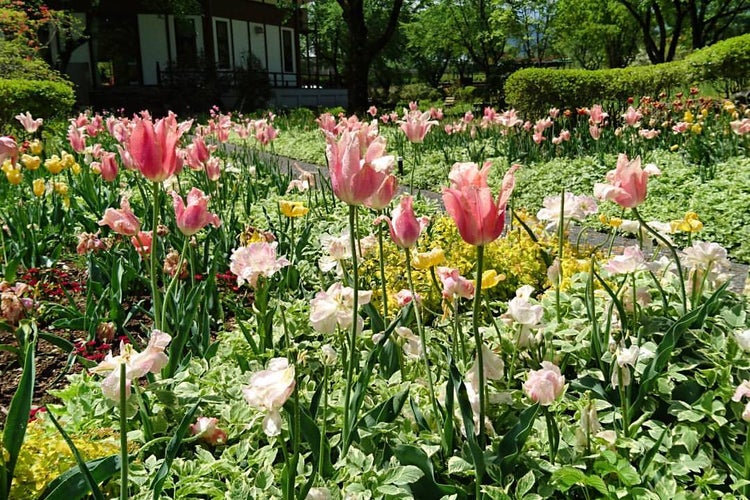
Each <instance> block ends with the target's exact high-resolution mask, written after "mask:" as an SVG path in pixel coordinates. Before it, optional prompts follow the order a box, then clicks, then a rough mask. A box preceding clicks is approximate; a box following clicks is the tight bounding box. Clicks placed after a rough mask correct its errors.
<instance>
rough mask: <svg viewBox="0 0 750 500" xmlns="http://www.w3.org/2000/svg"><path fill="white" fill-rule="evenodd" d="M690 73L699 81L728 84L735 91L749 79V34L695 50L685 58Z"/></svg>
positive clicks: (746, 83) (741, 87)
mask: <svg viewBox="0 0 750 500" xmlns="http://www.w3.org/2000/svg"><path fill="white" fill-rule="evenodd" d="M685 62H686V63H687V64H688V65H689V66H690V69H691V71H692V72H693V73H694V74H695V76H696V77H697V78H698V79H700V80H701V81H707V82H713V83H723V82H728V83H730V84H731V85H732V86H734V89H733V90H735V91H737V90H750V89H747V88H744V87H743V85H748V79H750V34H747V35H742V36H736V37H734V38H729V39H727V40H722V41H721V42H717V43H715V44H713V45H711V46H710V47H706V48H704V49H700V50H696V51H695V52H693V53H692V54H690V55H689V56H687V57H686V58H685Z"/></svg>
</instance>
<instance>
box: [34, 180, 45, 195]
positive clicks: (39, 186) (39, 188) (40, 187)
mask: <svg viewBox="0 0 750 500" xmlns="http://www.w3.org/2000/svg"><path fill="white" fill-rule="evenodd" d="M32 190H33V191H34V196H36V197H41V196H44V192H45V191H46V190H47V186H46V185H45V184H44V179H34V182H33V183H32Z"/></svg>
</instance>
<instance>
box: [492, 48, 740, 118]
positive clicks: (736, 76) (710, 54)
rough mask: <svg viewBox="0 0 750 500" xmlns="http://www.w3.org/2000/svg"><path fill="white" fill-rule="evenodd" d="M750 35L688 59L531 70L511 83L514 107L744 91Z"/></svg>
mask: <svg viewBox="0 0 750 500" xmlns="http://www.w3.org/2000/svg"><path fill="white" fill-rule="evenodd" d="M749 68H750V35H743V36H738V37H734V38H730V39H728V40H724V41H722V42H719V43H716V44H714V45H712V46H710V47H706V48H705V49H701V50H699V51H696V52H694V53H692V54H690V55H689V56H688V57H687V58H685V60H683V61H675V62H669V63H664V64H654V65H651V66H633V67H629V68H622V69H619V68H616V69H605V70H594V71H590V70H584V69H562V70H561V69H546V68H526V69H522V70H519V71H516V72H515V73H513V74H512V75H510V77H508V80H507V81H506V83H505V95H506V100H507V102H508V105H509V106H510V107H513V108H516V109H517V110H518V111H520V112H522V113H525V114H531V113H543V112H546V111H547V110H548V109H549V108H550V107H553V106H554V107H558V108H573V107H575V106H584V105H588V104H593V103H607V102H620V103H621V102H623V101H624V100H626V99H627V98H628V97H640V96H644V95H652V96H654V95H657V94H659V93H660V92H667V93H670V92H672V91H674V90H677V89H680V88H685V87H686V86H688V85H692V84H694V83H699V82H712V83H719V84H724V85H725V86H726V89H727V91H736V90H741V89H742V86H743V85H745V84H746V82H747V79H748V76H750V69H749Z"/></svg>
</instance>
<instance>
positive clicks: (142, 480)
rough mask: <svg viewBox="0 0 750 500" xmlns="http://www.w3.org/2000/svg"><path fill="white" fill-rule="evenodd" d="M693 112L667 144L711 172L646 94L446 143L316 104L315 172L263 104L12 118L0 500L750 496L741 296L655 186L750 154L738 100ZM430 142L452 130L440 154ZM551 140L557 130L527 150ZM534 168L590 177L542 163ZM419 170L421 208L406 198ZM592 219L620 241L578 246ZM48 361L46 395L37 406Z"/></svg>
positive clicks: (417, 116) (488, 114)
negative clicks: (296, 159)
mask: <svg viewBox="0 0 750 500" xmlns="http://www.w3.org/2000/svg"><path fill="white" fill-rule="evenodd" d="M701 106H702V104H701ZM711 106H712V107H711V108H710V109H711V111H707V112H706V113H705V115H703V114H702V112H701V111H698V110H696V111H698V113H697V114H696V113H695V112H694V111H690V113H691V114H692V116H693V118H692V119H691V120H688V119H687V118H688V117H687V115H686V114H684V115H683V118H685V120H684V122H685V123H687V126H688V128H689V129H690V130H691V132H690V133H691V134H693V135H681V134H683V133H684V132H679V131H677V132H676V135H675V136H674V137H675V138H677V139H680V140H681V141H683V142H680V143H679V144H678V149H679V148H680V147H684V148H687V147H688V146H686V144H688V141H689V140H700V138H699V139H696V137H698V135H700V134H702V133H704V132H705V133H706V136H710V137H712V140H715V141H717V144H718V143H721V147H720V148H718V147H713V146H712V147H711V148H709V149H710V150H711V151H713V152H715V153H716V154H717V155H718V154H721V155H724V156H721V157H719V156H716V157H712V158H711V160H712V161H711V162H710V163H705V164H702V163H701V162H702V158H703V155H702V154H698V155H697V156H694V157H690V158H691V159H690V160H689V162H688V160H687V159H686V160H685V162H686V165H687V166H686V167H684V168H683V169H682V170H681V169H680V168H678V167H675V165H674V163H675V157H674V156H671V155H669V154H666V153H664V154H663V155H661V154H658V153H651V152H650V150H649V149H648V148H647V147H646V146H645V145H644V144H647V143H646V141H651V140H653V139H648V138H646V137H645V135H643V134H641V133H640V130H643V127H645V123H646V122H645V118H644V117H643V115H642V114H641V116H640V118H638V120H641V127H636V125H635V123H637V122H638V120H635V121H633V120H634V117H637V113H639V112H640V113H643V111H638V110H636V109H635V108H633V111H632V112H631V111H626V112H625V113H624V114H625V115H628V114H633V113H636V114H635V115H633V116H631V118H626V117H625V116H623V117H622V120H624V121H625V122H627V121H628V120H630V121H632V123H629V122H628V125H627V126H625V125H622V127H621V131H620V132H619V133H617V134H616V133H615V132H614V130H612V129H614V123H612V122H607V119H608V117H607V116H605V115H604V112H603V110H601V109H597V108H596V107H592V108H590V109H588V110H581V111H580V112H579V111H576V112H575V117H574V116H573V115H572V114H571V116H570V117H568V118H569V119H570V120H571V123H572V120H576V123H577V124H578V125H576V127H577V128H575V129H574V128H572V125H571V128H570V129H567V130H571V133H570V138H569V141H566V140H565V139H563V138H561V136H563V135H567V134H563V129H557V128H554V127H553V126H552V125H546V123H547V121H546V120H547V119H545V121H544V124H542V125H537V126H536V129H535V125H533V124H532V125H531V126H530V129H529V130H528V131H526V130H525V129H524V128H523V126H522V125H523V124H522V123H513V124H512V125H509V124H508V123H505V122H504V121H503V120H507V119H509V118H510V117H513V114H512V112H504V113H497V112H494V114H493V111H491V110H489V111H485V118H484V119H483V120H482V121H481V123H486V127H485V128H483V127H482V126H480V125H479V123H477V124H475V125H476V126H475V125H472V123H473V120H469V119H468V118H467V117H464V119H463V120H462V122H461V123H463V124H465V125H466V130H465V131H463V130H462V131H458V132H456V131H454V130H453V129H452V130H451V133H448V132H446V131H445V129H444V128H443V130H442V131H439V130H438V129H437V128H436V125H437V123H436V121H437V120H438V119H439V116H438V114H437V110H435V111H434V112H433V114H434V115H431V112H430V111H420V110H419V109H418V107H417V105H416V104H415V105H414V106H413V108H412V109H410V110H406V111H405V112H404V113H403V114H402V115H395V116H391V115H388V121H389V122H393V121H395V122H396V125H397V126H398V129H396V127H393V128H392V129H391V130H390V131H388V129H387V128H386V127H383V126H382V125H383V122H384V121H385V118H381V119H380V122H381V123H380V124H378V122H377V121H376V122H374V123H373V122H371V121H367V120H364V119H363V118H357V117H354V116H352V117H347V116H341V117H335V116H333V115H331V114H324V115H322V116H320V117H319V118H318V127H316V128H312V127H309V130H308V131H307V133H309V134H310V137H312V135H313V134H317V137H318V141H319V143H320V145H321V147H322V149H323V151H324V154H325V158H324V159H325V162H326V164H327V168H326V169H325V171H324V172H311V171H308V170H304V169H301V168H290V169H284V168H281V166H280V164H279V163H278V161H277V160H276V159H275V157H274V156H272V155H269V154H268V153H269V152H270V151H278V149H276V145H277V143H278V140H277V134H278V128H277V120H276V119H275V117H274V115H272V114H268V115H266V116H263V117H260V118H258V117H255V118H250V117H244V116H241V115H233V114H225V113H222V112H220V111H218V110H213V111H212V113H211V115H210V117H209V118H208V119H207V120H206V121H205V122H201V123H198V122H194V121H192V120H181V119H180V118H179V117H177V116H175V115H174V114H170V115H168V116H166V117H162V118H158V119H157V118H155V117H152V116H151V115H150V114H149V113H148V112H145V111H144V112H142V113H140V114H139V115H136V116H132V117H123V116H116V115H100V114H93V113H82V114H80V115H78V116H76V117H73V118H71V119H70V121H69V124H68V127H67V130H65V131H62V130H61V129H59V128H56V127H49V126H48V124H45V123H44V121H43V120H38V119H35V118H34V117H33V116H32V115H30V114H21V115H18V117H17V122H18V125H17V130H16V133H15V134H14V135H13V136H10V135H9V136H4V137H2V138H0V160H1V161H2V169H3V172H4V174H5V179H4V181H3V182H2V183H0V190H2V191H1V192H0V199H1V200H2V203H1V212H0V216H1V217H2V220H3V228H2V232H1V233H0V234H2V241H1V242H0V243H1V244H2V250H3V251H2V274H3V278H4V281H3V282H2V283H1V284H0V287H2V310H1V311H2V316H3V323H2V324H3V337H2V339H3V345H2V346H1V347H2V351H0V354H2V355H3V358H2V370H3V377H2V378H3V379H13V378H15V377H16V376H17V379H15V380H13V382H14V383H13V384H12V386H13V391H14V392H13V395H12V399H10V400H9V403H4V404H3V406H4V407H6V409H7V414H6V415H5V423H4V430H3V434H2V446H3V448H4V453H3V454H2V462H0V497H4V498H5V497H10V498H45V499H50V498H62V497H65V498H67V499H70V498H85V497H87V496H90V497H93V498H105V497H117V496H119V498H123V499H124V498H159V497H160V496H163V497H167V498H196V497H198V498H289V499H291V498H311V499H317V498H389V499H390V498H528V499H534V498H664V497H674V498H743V497H746V496H747V495H748V493H750V472H748V471H750V440H748V439H747V437H746V436H747V429H748V423H747V422H748V421H750V406H748V403H747V397H748V396H750V389H748V388H749V387H750V380H748V378H750V375H749V374H750V371H749V370H750V364H748V362H747V352H750V340H749V339H750V320H749V319H748V303H747V298H746V297H743V296H742V295H740V294H737V293H735V292H732V291H730V290H729V289H728V287H727V279H728V276H727V274H726V273H727V271H728V269H729V264H730V263H729V260H728V253H727V250H726V248H724V247H723V246H721V245H719V244H718V243H714V242H709V241H705V240H704V236H705V235H706V234H708V231H709V226H710V222H709V220H708V219H707V218H705V217H704V216H703V211H699V212H698V213H694V212H687V213H686V210H685V209H686V207H685V206H684V205H682V204H674V205H668V204H665V202H661V201H658V200H661V199H668V196H669V189H670V188H669V187H668V186H669V185H668V184H667V183H664V184H663V185H662V184H659V180H660V178H663V177H665V176H668V175H670V170H674V171H677V172H682V173H681V174H680V175H683V176H684V178H685V180H684V181H683V182H686V183H687V182H688V181H687V180H686V179H687V176H691V177H690V178H695V179H699V180H700V181H701V182H702V184H701V186H703V185H708V184H709V183H710V182H711V181H712V180H715V179H721V178H722V177H721V175H722V172H723V171H724V170H725V169H724V167H722V165H723V163H722V162H728V161H733V162H736V164H738V165H747V160H746V156H747V154H746V148H747V140H748V139H747V133H748V131H750V130H749V127H748V123H749V122H748V120H750V119H748V118H746V117H744V115H743V113H744V109H741V108H739V107H731V108H730V106H729V105H728V104H725V103H720V104H717V105H715V106H714V105H713V104H712V105H711ZM655 109H657V108H655ZM701 109H702V108H701ZM688 111H689V110H688ZM653 112H654V113H656V111H653ZM686 112H687V111H686ZM712 112H715V113H716V116H713V115H711V113H712ZM372 114H373V115H376V114H377V113H376V111H374V110H373V112H372ZM553 114H554V113H553ZM558 116H559V115H558ZM563 116H564V113H563ZM698 116H700V117H701V118H697V117H698ZM710 116H711V117H712V118H710V120H714V121H711V122H710V125H709V117H710ZM619 119H620V118H619V117H613V118H611V120H612V121H615V120H619ZM662 119H663V118H658V120H662ZM549 121H550V122H552V123H554V122H553V118H552V117H549ZM608 123H609V124H608ZM659 123H661V121H659ZM698 125H700V127H702V128H701V130H700V131H697V129H695V127H696V126H698ZM455 126H459V127H463V126H464V125H460V124H458V125H451V127H454V128H455ZM676 126H677V124H673V125H671V127H676ZM664 127H667V126H666V125H665V126H664ZM680 127H682V125H680ZM712 127H714V128H712ZM553 128H554V132H553ZM472 129H474V132H473V133H472V131H471V130H472ZM491 129H492V130H495V133H496V136H495V135H492V134H491ZM503 130H505V133H503V132H502V131H503ZM532 130H533V131H532ZM665 130H666V128H665ZM285 131H286V130H285V129H283V130H282V132H281V133H282V134H283V133H284V132H285ZM582 131H586V132H587V133H588V134H589V135H588V136H585V134H583V132H582ZM437 132H440V134H444V136H443V138H444V139H445V141H455V143H450V144H449V145H448V146H445V147H440V148H438V149H429V140H430V139H429V138H430V137H433V135H435V136H436V135H437ZM609 132H611V137H610V140H609V143H610V146H611V147H612V149H606V150H605V149H604V148H603V147H602V148H601V149H597V148H599V147H600V145H602V144H603V143H604V142H601V141H602V137H603V136H604V135H605V134H607V133H609ZM672 132H675V131H674V130H673V131H672ZM399 133H401V134H402V135H401V136H399V135H398V134H399ZM662 133H663V134H664V135H666V134H667V133H666V132H662ZM597 134H599V135H598V137H595V136H597ZM535 137H536V139H535ZM540 137H541V138H546V143H549V144H552V143H553V139H554V140H555V142H556V144H554V147H552V146H550V147H549V148H547V149H544V148H541V149H538V150H535V152H533V153H532V152H530V151H531V150H530V149H524V148H523V147H522V146H521V144H523V143H528V145H531V144H537V143H543V144H545V140H540ZM624 137H625V138H624ZM702 137H704V136H702ZM230 139H231V140H230ZM671 142H672V141H668V142H666V143H665V147H666V144H667V143H671ZM545 145H546V144H545ZM568 147H570V149H569V150H568V149H563V148H568ZM669 147H671V144H670V146H669ZM590 148H594V154H593V157H594V158H596V162H597V163H596V169H595V168H592V169H591V170H589V171H585V170H584V169H583V168H582V167H581V166H582V165H585V164H586V162H587V161H589V160H588V159H586V158H582V159H577V157H578V156H579V152H583V151H588V150H589V149H590ZM616 148H621V149H620V150H619V151H618V150H617V149H616ZM279 149H281V148H279ZM512 151H516V153H513V152H512ZM520 151H527V152H526V153H524V154H523V155H521V154H520V153H518V152H520ZM397 154H399V155H401V156H403V157H404V158H406V159H405V163H406V165H405V166H404V172H403V174H401V176H400V180H399V178H397V176H396V174H397V173H398V169H399V167H398V160H397V157H396V155H397ZM673 154H675V153H673ZM685 154H686V158H688V153H685ZM712 154H714V153H712ZM430 155H442V156H443V157H444V161H445V163H440V164H438V165H437V166H435V165H434V164H431V163H430V162H429V161H428V160H424V161H423V159H425V158H428V157H429V156H430ZM532 155H537V156H538V158H537V159H543V160H544V161H545V162H546V161H549V162H555V164H558V165H560V170H561V171H563V170H564V168H565V165H567V164H568V163H570V164H573V165H574V167H568V168H574V169H580V170H581V172H582V173H583V172H589V173H587V175H586V176H584V175H582V176H581V177H585V178H584V179H582V180H581V181H580V182H581V183H588V186H589V189H586V190H580V191H579V190H574V189H571V188H572V187H574V186H575V187H577V186H578V184H575V183H573V182H571V183H570V185H569V184H568V183H567V182H566V179H565V178H561V179H559V180H558V181H557V183H555V182H554V181H553V180H544V179H549V177H542V176H538V177H536V178H534V177H533V176H532V175H531V174H529V173H526V172H527V171H529V170H533V169H536V168H538V164H535V161H536V159H534V158H532V157H531V156H532ZM501 157H502V159H498V158H501ZM489 158H494V159H495V160H494V161H487V162H485V160H486V159H489ZM515 158H520V159H521V160H522V161H520V162H515V161H513V159H515ZM738 158H739V159H738ZM446 164H447V167H446ZM424 165H428V167H427V168H429V169H430V171H432V172H434V173H433V175H434V176H435V177H434V178H437V177H436V176H437V172H438V171H439V170H442V175H443V177H442V180H441V181H439V185H441V186H442V189H440V190H439V191H440V194H441V200H439V201H441V203H440V205H441V206H439V204H438V201H436V200H432V199H430V198H425V197H423V196H421V195H419V194H417V193H416V192H415V191H414V188H415V187H416V186H421V185H429V183H431V182H433V181H430V180H429V178H428V176H427V175H426V174H425V175H422V174H423V173H424V171H423V170H421V169H422V168H423V166H424ZM603 166H605V167H606V168H604V169H603V170H601V171H599V170H598V169H599V168H601V167H603ZM726 170H729V168H728V167H727V168H726ZM597 172H598V175H597ZM544 173H545V174H546V175H549V174H550V173H549V172H544ZM324 174H325V175H324ZM724 182H725V183H724V184H719V186H721V187H722V188H726V189H727V193H729V192H730V191H729V190H730V189H732V188H733V186H732V184H731V183H730V182H729V181H724ZM423 183H428V184H423ZM525 183H527V184H526V185H525ZM534 183H536V185H538V186H540V187H541V186H549V187H550V189H549V191H547V192H546V193H543V195H544V196H541V197H540V199H533V200H532V194H531V193H532V192H533V190H531V189H529V188H528V187H527V186H528V185H531V184H534ZM399 184H400V185H401V186H402V187H404V188H405V190H404V191H402V192H399V191H398V189H397V188H398V187H399ZM582 185H583V184H582ZM433 187H434V186H433ZM737 189H738V191H737V193H738V194H737V196H739V195H741V193H743V192H745V191H743V190H742V189H740V188H737ZM654 194H656V195H659V196H661V197H660V198H658V200H657V199H656V198H653V199H652V196H654ZM729 196H730V195H729V194H725V197H729ZM720 201H721V200H720V199H718V198H716V199H715V201H713V202H711V203H713V204H717V205H718V204H719V202H720ZM524 205H526V206H524ZM657 205H659V206H657ZM662 205H665V206H662ZM670 207H675V208H676V209H678V210H675V212H674V213H670V214H667V215H668V217H667V218H665V219H662V220H661V221H654V222H652V221H651V214H654V213H663V212H660V210H663V211H666V210H667V209H668V208H670ZM443 208H444V210H443ZM744 216H746V209H745V210H744V211H743V213H738V214H737V217H738V218H739V219H740V220H744V219H742V217H744ZM723 217H727V214H724V215H723ZM590 219H595V220H597V221H598V224H600V225H601V226H605V227H607V228H610V229H611V231H612V235H613V237H614V236H615V235H617V234H619V233H621V232H623V231H624V230H629V231H632V232H635V233H636V234H637V235H638V237H637V238H636V239H633V240H631V243H632V244H628V245H626V246H622V245H621V244H619V243H617V244H615V243H614V241H615V240H614V239H613V240H612V243H610V244H607V245H603V246H599V247H590V246H587V245H585V244H584V243H582V242H581V241H576V240H575V239H573V240H571V239H570V238H569V237H568V235H569V232H571V230H572V229H573V227H574V226H576V225H581V224H582V223H584V222H585V221H586V220H590ZM647 220H648V221H647ZM660 222H661V223H660ZM711 222H713V221H711ZM716 222H717V224H719V223H720V222H722V219H721V217H719V216H717V217H716ZM716 234H723V233H721V232H720V231H716ZM740 248H741V247H740ZM50 346H54V347H55V349H58V351H57V352H59V353H60V354H59V359H60V362H59V365H58V367H57V368H58V371H57V373H60V374H61V376H62V375H64V378H63V379H61V380H62V383H57V384H56V387H57V388H56V389H54V390H51V391H50V394H51V396H52V398H50V396H47V399H41V396H42V395H41V394H39V393H38V392H37V393H35V388H36V387H37V386H38V384H37V383H36V379H37V376H38V375H39V372H38V370H37V361H38V360H39V358H40V356H39V353H40V352H45V353H48V352H49V348H50ZM40 402H43V403H44V405H40ZM63 454H64V455H65V456H67V457H68V458H66V459H65V460H60V459H59V457H60V456H61V455H63Z"/></svg>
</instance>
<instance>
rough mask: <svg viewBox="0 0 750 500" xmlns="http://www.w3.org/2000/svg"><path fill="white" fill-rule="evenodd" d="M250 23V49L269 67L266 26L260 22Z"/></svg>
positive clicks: (264, 65)
mask: <svg viewBox="0 0 750 500" xmlns="http://www.w3.org/2000/svg"><path fill="white" fill-rule="evenodd" d="M249 25H250V49H251V51H252V53H253V55H254V56H255V57H257V58H258V60H259V61H260V63H261V64H262V65H263V67H264V68H267V67H268V61H266V27H265V26H264V25H262V24H258V23H249Z"/></svg>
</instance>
